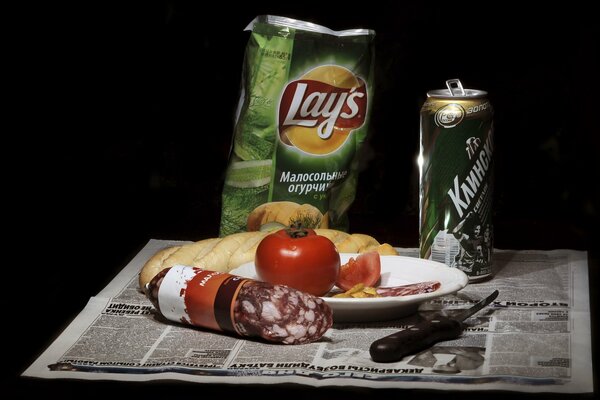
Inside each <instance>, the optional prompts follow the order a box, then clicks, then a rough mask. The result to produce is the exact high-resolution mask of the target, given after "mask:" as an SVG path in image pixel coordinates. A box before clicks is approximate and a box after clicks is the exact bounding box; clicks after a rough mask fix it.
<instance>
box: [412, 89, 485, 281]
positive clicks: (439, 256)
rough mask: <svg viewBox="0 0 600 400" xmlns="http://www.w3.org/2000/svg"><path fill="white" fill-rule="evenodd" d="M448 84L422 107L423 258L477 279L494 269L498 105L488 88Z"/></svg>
mask: <svg viewBox="0 0 600 400" xmlns="http://www.w3.org/2000/svg"><path fill="white" fill-rule="evenodd" d="M446 85H447V89H440V90H432V91H429V92H428V93H427V100H426V101H425V103H424V104H423V107H422V108H421V134H420V136H421V138H420V153H419V158H418V164H419V179H420V185H419V186H420V188H419V206H420V207H419V211H420V216H419V223H420V226H419V228H420V229H419V237H420V256H421V258H425V259H429V260H433V261H438V262H442V263H444V264H446V265H448V266H449V267H455V268H458V269H460V270H462V271H464V272H465V274H467V275H468V276H469V280H470V281H478V280H483V279H485V278H489V277H491V276H492V273H493V271H492V252H493V225H492V198H493V182H494V180H493V167H494V162H493V160H494V159H493V153H494V143H493V132H494V126H493V109H492V105H491V103H490V101H489V100H488V98H487V92H485V91H483V90H475V89H464V88H463V87H462V84H461V82H460V81H459V80H458V79H451V80H448V81H446Z"/></svg>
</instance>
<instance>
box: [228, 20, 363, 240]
mask: <svg viewBox="0 0 600 400" xmlns="http://www.w3.org/2000/svg"><path fill="white" fill-rule="evenodd" d="M246 30H249V31H251V35H250V39H249V41H248V45H247V47H246V54H245V58H244V68H243V76H242V91H241V96H240V103H239V108H238V113H237V119H236V123H235V129H234V138H233V146H232V152H231V156H230V160H229V165H228V168H227V173H226V178H225V186H224V188H223V198H222V213H221V229H220V235H221V236H225V235H229V234H232V233H236V232H243V231H247V230H259V229H260V230H269V229H276V228H278V227H282V226H288V225H290V224H293V223H302V224H303V225H304V226H306V227H312V228H319V227H321V228H333V229H340V230H347V227H348V220H347V215H346V212H347V210H348V208H349V207H350V205H351V204H352V202H353V201H354V196H355V192H356V185H357V174H358V172H357V170H356V166H357V165H358V162H357V161H358V160H357V156H358V154H359V153H358V150H359V148H360V146H361V145H362V143H363V142H364V141H365V137H366V135H367V128H368V122H369V113H370V109H371V101H372V97H373V92H372V82H373V68H374V66H373V62H374V49H373V39H374V36H375V32H373V31H371V30H367V29H351V30H345V31H332V30H330V29H328V28H326V27H323V26H319V25H315V24H313V23H308V22H303V21H298V20H294V19H290V18H284V17H276V16H271V15H263V16H259V17H257V18H255V19H254V20H253V21H252V22H251V23H250V24H249V25H248V27H247V28H246Z"/></svg>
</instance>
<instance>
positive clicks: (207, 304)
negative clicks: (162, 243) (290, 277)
mask: <svg viewBox="0 0 600 400" xmlns="http://www.w3.org/2000/svg"><path fill="white" fill-rule="evenodd" d="M246 281H247V279H244V278H240V277H238V276H235V275H230V274H226V273H223V272H216V271H207V270H204V269H201V268H194V267H188V266H185V265H175V266H173V267H172V268H171V269H170V270H169V272H167V274H166V275H165V277H164V278H163V281H162V284H161V286H160V288H159V291H158V304H159V307H160V310H161V313H162V314H163V315H164V316H165V317H166V318H167V319H169V320H171V321H178V322H182V323H185V324H189V325H196V326H202V327H206V328H210V329H214V330H218V331H228V332H236V333H238V334H241V333H240V332H238V331H237V330H236V329H235V324H234V323H233V307H234V305H235V299H236V298H237V296H238V293H239V290H240V288H241V287H242V286H243V284H244V283H245V282H246Z"/></svg>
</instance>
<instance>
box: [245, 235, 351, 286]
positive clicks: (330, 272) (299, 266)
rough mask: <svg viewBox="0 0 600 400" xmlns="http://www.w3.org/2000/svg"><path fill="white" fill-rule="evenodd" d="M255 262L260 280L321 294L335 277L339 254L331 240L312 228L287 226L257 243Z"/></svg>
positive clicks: (332, 282)
mask: <svg viewBox="0 0 600 400" xmlns="http://www.w3.org/2000/svg"><path fill="white" fill-rule="evenodd" d="M254 264H255V266H256V273H257V275H258V277H259V278H260V279H261V280H263V281H267V282H270V283H273V284H279V285H287V286H290V287H293V288H295V289H298V290H301V291H303V292H306V293H310V294H313V295H315V296H322V295H324V294H325V293H327V292H328V291H329V290H331V288H332V287H333V285H334V283H335V280H336V279H337V277H338V273H339V270H340V255H339V254H338V251H337V249H336V248H335V245H334V244H333V242H332V241H331V240H329V239H327V238H326V237H324V236H319V235H317V234H316V233H315V231H314V230H312V229H303V228H300V229H297V228H288V229H281V230H279V231H277V232H275V233H272V234H270V235H268V236H266V237H265V238H264V239H263V240H262V241H261V242H260V243H259V244H258V248H257V249H256V257H255V259H254Z"/></svg>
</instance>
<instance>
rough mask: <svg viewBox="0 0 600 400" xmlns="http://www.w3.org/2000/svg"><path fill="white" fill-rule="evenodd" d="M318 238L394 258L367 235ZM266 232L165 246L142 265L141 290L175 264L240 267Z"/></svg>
mask: <svg viewBox="0 0 600 400" xmlns="http://www.w3.org/2000/svg"><path fill="white" fill-rule="evenodd" d="M315 232H316V233H317V234H318V235H321V236H325V237H327V238H328V239H329V240H331V241H332V242H333V243H334V244H335V247H336V248H337V250H338V251H339V252H340V253H364V252H367V251H377V252H378V253H379V254H381V255H398V252H397V251H396V250H395V249H394V248H393V247H392V246H390V245H389V244H387V243H384V244H379V242H378V241H377V240H375V239H374V238H373V237H371V236H369V235H364V234H359V233H354V234H349V233H346V232H342V231H337V230H334V229H315ZM268 234H269V232H242V233H235V234H233V235H229V236H225V237H223V238H211V239H204V240H200V241H198V242H194V243H189V244H184V245H182V246H174V247H168V248H166V249H163V250H160V251H158V252H157V253H156V254H155V255H153V256H152V257H151V258H150V259H149V260H148V261H147V262H146V264H144V266H143V267H142V269H141V271H140V275H139V284H140V289H143V288H144V287H145V286H146V284H147V283H148V282H150V281H151V280H152V278H154V276H155V275H156V274H158V273H159V272H160V271H162V270H163V269H165V268H168V267H171V266H173V265H175V264H182V265H190V266H194V267H200V268H206V269H210V270H212V271H220V272H228V271H231V270H232V269H235V268H237V267H239V266H240V265H242V264H244V263H247V262H251V261H254V255H255V254H256V248H257V247H258V244H259V243H260V241H261V240H262V239H263V238H264V237H265V236H266V235H268Z"/></svg>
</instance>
